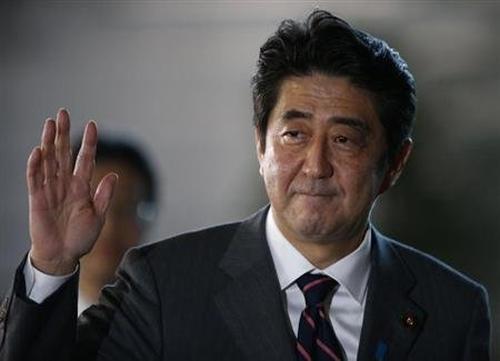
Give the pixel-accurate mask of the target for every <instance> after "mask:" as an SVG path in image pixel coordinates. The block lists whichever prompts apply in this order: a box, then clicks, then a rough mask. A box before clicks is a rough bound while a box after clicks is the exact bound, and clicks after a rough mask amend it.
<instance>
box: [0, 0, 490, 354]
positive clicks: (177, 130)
mask: <svg viewBox="0 0 500 361" xmlns="http://www.w3.org/2000/svg"><path fill="white" fill-rule="evenodd" d="M499 4H500V3H499V2H498V1H456V2H453V1H448V2H434V1H338V2H324V1H316V2H285V1H279V2H277V1H276V2H264V1H253V2H248V1H247V2H238V1H234V2H229V1H218V2H202V1H189V2H181V1H142V2H141V1H39V2H27V1H13V2H5V1H4V2H2V5H0V175H1V176H0V190H1V193H0V194H1V199H2V200H1V203H0V293H3V292H5V291H6V289H7V288H8V285H9V282H10V278H11V276H12V273H13V270H14V268H15V266H16V264H17V263H18V262H19V260H20V259H21V257H22V256H23V254H24V253H25V252H26V250H27V249H28V247H29V238H28V228H27V201H26V190H25V181H24V169H25V160H26V157H27V155H28V154H29V152H30V150H31V149H32V147H33V146H34V145H35V144H36V143H37V142H38V139H39V133H40V130H41V126H42V121H43V119H45V118H46V117H47V116H49V115H53V114H55V112H56V110H57V108H58V107H60V106H65V107H68V108H69V109H70V111H71V114H72V120H73V133H74V134H77V133H79V132H80V131H81V129H82V127H83V124H84V121H85V120H87V119H89V118H94V119H97V120H98V121H99V127H100V129H101V130H102V131H104V132H106V133H110V134H113V135H126V136H132V137H134V138H136V139H138V140H139V141H141V142H143V144H144V145H145V147H146V149H147V151H148V153H149V154H150V155H151V157H152V158H153V160H154V164H155V166H156V167H157V171H158V174H159V177H160V183H161V185H162V186H163V192H162V204H161V209H160V214H159V218H158V222H157V224H156V225H155V226H154V227H153V229H152V230H151V232H150V233H149V234H148V236H147V239H146V240H145V241H154V240H158V239H161V238H164V237H166V236H168V235H172V234H174V233H178V232H182V231H185V230H189V229H192V228H199V227H203V226H206V225H209V224H213V223H219V222H225V221H229V220H234V219H238V218H241V217H244V216H246V215H248V214H249V213H251V212H253V211H254V210H256V209H258V208H259V207H260V206H261V205H263V204H265V202H266V201H265V196H264V194H263V190H262V185H261V182H260V179H259V177H258V172H257V162H256V159H255V155H254V153H255V152H254V145H253V133H252V127H251V103H250V89H249V79H250V75H251V73H252V71H253V69H254V64H255V61H256V57H257V53H258V48H259V46H260V45H261V44H262V43H263V41H264V40H265V39H266V37H267V36H268V35H269V34H270V33H271V32H272V31H273V30H274V29H275V28H276V27H277V25H278V23H279V21H280V20H281V19H283V18H284V17H294V18H296V17H304V16H305V15H306V14H307V13H308V11H310V10H311V9H312V8H313V7H314V6H316V5H319V6H320V7H323V8H326V9H328V10H332V11H335V12H337V13H338V14H339V15H341V16H343V17H345V18H347V19H348V20H349V21H350V22H351V23H352V24H354V25H356V26H359V27H361V28H363V29H365V30H367V31H369V32H371V33H373V34H375V35H378V36H380V37H382V38H384V39H386V40H387V41H388V42H389V43H390V44H392V45H393V46H395V47H396V48H398V49H399V50H400V52H401V53H402V54H403V56H404V57H405V58H406V59H407V61H408V63H409V64H410V67H411V68H412V70H413V72H414V74H415V76H416V79H417V83H418V92H419V113H418V120H417V128H416V132H415V143H416V147H415V152H414V154H413V157H412V159H411V162H410V164H409V167H408V169H407V172H406V173H405V174H404V176H403V177H402V179H401V182H400V184H399V185H398V186H397V187H396V188H395V189H394V190H392V192H390V193H389V194H387V195H386V196H384V197H383V199H381V200H380V202H379V205H378V208H377V210H376V212H375V215H374V220H375V223H376V224H377V226H378V227H379V228H381V229H382V230H383V231H385V232H387V233H389V234H390V235H392V236H394V237H397V238H400V239H402V240H404V241H405V242H407V243H409V244H412V245H415V246H416V247H418V248H420V249H423V250H426V251H428V252H430V253H431V254H434V255H436V256H438V257H440V258H442V259H444V260H445V261H447V262H448V263H450V264H451V265H452V266H454V267H457V268H459V269H461V270H463V271H464V272H465V273H466V274H468V275H470V276H471V277H473V278H475V279H478V280H479V281H481V282H482V283H484V284H485V285H486V286H487V287H488V289H489V292H490V296H491V304H492V312H493V314H494V319H495V324H498V321H499V320H500V286H499V282H498V280H499V276H500V264H499V256H500V245H499V243H500V242H499V241H500V227H499V226H498V219H499V213H500V212H499V211H500V165H499V164H500V123H499V120H498V114H500V98H499V96H500V71H499V66H498V65H499V60H500V59H499V57H500V45H499V44H500V42H499V41H498V35H499V30H500V29H499V28H500V26H499V25H498V24H500V23H499V22H498V18H499V17H500V6H499ZM494 326H495V325H494ZM494 328H495V327H494ZM495 345H499V342H498V335H495Z"/></svg>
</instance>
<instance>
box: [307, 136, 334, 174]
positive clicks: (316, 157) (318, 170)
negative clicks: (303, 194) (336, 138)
mask: <svg viewBox="0 0 500 361" xmlns="http://www.w3.org/2000/svg"><path fill="white" fill-rule="evenodd" d="M302 171H303V172H304V174H305V175H307V176H308V177H310V178H317V179H321V178H329V177H331V176H332V175H333V166H332V163H331V162H330V155H329V149H328V142H327V140H326V139H320V138H318V139H315V140H314V141H313V142H311V143H310V146H309V148H308V149H307V154H306V158H305V160H304V163H303V165H302Z"/></svg>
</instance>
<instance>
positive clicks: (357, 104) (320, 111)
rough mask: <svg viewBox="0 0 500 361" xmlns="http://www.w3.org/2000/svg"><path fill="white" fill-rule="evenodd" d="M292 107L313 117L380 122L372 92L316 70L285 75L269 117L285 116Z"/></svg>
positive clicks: (375, 123)
mask: <svg viewBox="0 0 500 361" xmlns="http://www.w3.org/2000/svg"><path fill="white" fill-rule="evenodd" d="M290 110H298V111H300V112H305V113H309V114H310V115H311V117H312V118H318V119H323V118H324V119H329V118H331V117H349V118H356V119H360V120H362V121H364V122H366V123H367V125H368V126H370V127H377V126H381V123H380V121H379V117H378V114H377V112H376V108H375V102H374V100H373V97H372V95H371V94H370V92H368V91H367V90H364V89H361V88H359V87H357V86H355V85H354V84H352V83H351V82H350V80H349V79H348V78H346V77H335V76H328V75H323V74H313V75H308V76H300V77H297V76H293V77H288V78H286V79H285V80H284V81H283V83H282V84H281V87H280V91H279V95H278V99H277V102H276V105H275V107H274V109H273V111H272V113H271V117H270V121H273V119H281V118H283V117H284V115H285V114H286V113H287V112H289V111H290ZM377 124H378V125H377Z"/></svg>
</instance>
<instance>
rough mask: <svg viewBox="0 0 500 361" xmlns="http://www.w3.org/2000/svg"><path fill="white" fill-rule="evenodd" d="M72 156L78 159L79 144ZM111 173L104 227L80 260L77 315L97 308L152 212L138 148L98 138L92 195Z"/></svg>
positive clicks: (150, 185) (150, 182)
mask: <svg viewBox="0 0 500 361" xmlns="http://www.w3.org/2000/svg"><path fill="white" fill-rule="evenodd" d="M76 144H78V146H77V147H74V148H73V154H75V155H76V154H78V149H79V148H80V145H81V140H80V141H79V142H76ZM112 172H114V173H116V174H117V175H118V177H119V179H120V181H119V182H118V183H117V185H116V189H115V191H114V195H113V200H112V201H111V204H110V206H109V210H108V214H107V217H106V222H105V223H104V226H103V228H102V231H101V233H100V235H99V238H98V239H97V241H96V243H95V245H94V247H93V248H92V251H90V253H88V254H87V255H85V256H84V257H83V258H81V260H80V282H79V293H78V314H81V313H82V312H83V311H84V310H85V309H86V308H88V307H89V306H90V305H92V304H95V303H97V301H98V298H99V292H100V290H101V289H102V288H103V287H104V286H105V285H107V284H111V283H113V282H114V281H115V271H116V269H117V267H118V265H119V263H120V261H121V259H122V257H123V255H124V254H125V252H126V251H127V250H128V249H129V248H131V247H134V246H137V245H139V243H140V242H141V241H144V236H145V232H146V231H147V230H148V227H149V226H150V225H151V223H152V222H153V221H154V219H155V216H156V213H157V212H156V211H157V199H158V197H157V182H156V178H155V173H154V171H153V168H152V166H151V164H150V162H149V161H148V159H147V157H146V155H145V154H144V152H143V151H142V150H141V148H140V147H139V146H138V145H136V144H135V143H134V142H132V141H130V140H128V139H122V138H112V137H107V136H102V135H101V136H100V137H99V141H98V143H97V149H96V165H95V169H94V174H93V176H92V180H91V189H92V191H93V192H95V190H96V188H97V185H98V183H99V181H100V180H101V179H102V178H103V177H104V176H105V175H106V174H108V173H112Z"/></svg>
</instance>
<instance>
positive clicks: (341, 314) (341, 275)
mask: <svg viewBox="0 0 500 361" xmlns="http://www.w3.org/2000/svg"><path fill="white" fill-rule="evenodd" d="M266 236H267V242H268V244H269V248H270V249H271V255H272V258H273V261H274V266H275V268H276V272H277V274H278V280H279V282H280V286H281V290H282V291H285V294H286V303H287V308H288V316H289V317H290V323H291V325H292V328H293V331H294V333H295V335H297V333H298V329H299V320H300V314H301V312H302V311H303V310H304V308H305V306H306V303H305V299H304V295H303V293H302V291H301V290H300V288H299V287H298V286H297V284H296V282H295V281H296V280H297V278H299V277H300V276H302V275H303V274H304V273H307V272H312V273H322V274H326V275H328V276H330V277H332V278H333V279H335V280H336V281H337V282H338V283H339V287H338V289H337V291H336V292H335V293H334V295H333V298H332V301H331V304H330V320H331V322H332V326H333V329H334V330H335V334H336V336H337V338H338V340H339V342H340V343H341V345H342V347H343V349H344V351H345V353H346V356H347V361H356V358H357V354H358V346H359V338H360V335H361V327H362V323H363V314H364V311H365V304H366V294H367V284H368V277H369V275H370V269H371V262H370V249H371V232H370V228H368V230H367V231H366V233H365V237H364V239H363V241H362V242H361V244H360V245H359V247H358V248H357V249H356V250H355V251H354V252H352V253H350V254H348V255H347V256H345V257H344V258H342V259H340V260H339V261H337V262H335V263H334V264H332V265H330V266H328V267H327V268H325V269H321V270H320V269H318V268H316V267H315V266H313V265H312V264H311V263H310V262H309V261H308V260H307V259H306V258H305V257H304V256H303V255H302V254H301V253H300V252H299V251H298V250H297V249H296V248H295V247H294V246H292V244H291V243H290V242H288V241H287V240H286V238H285V237H284V236H283V234H282V233H281V231H280V230H279V229H278V226H277V225H276V222H275V221H274V217H273V216H272V209H271V210H270V211H269V212H268V214H267V219H266Z"/></svg>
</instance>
